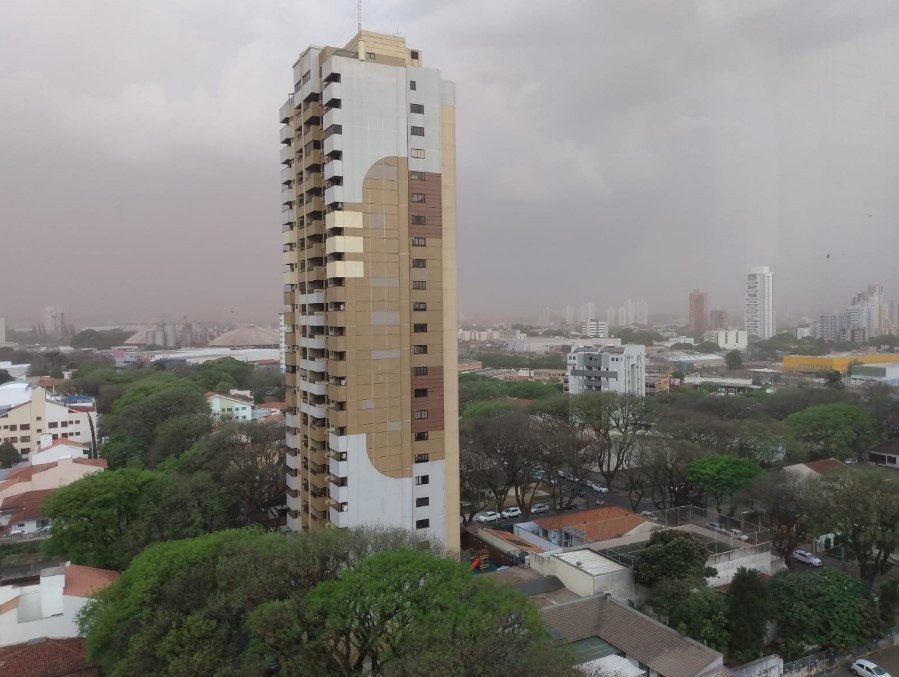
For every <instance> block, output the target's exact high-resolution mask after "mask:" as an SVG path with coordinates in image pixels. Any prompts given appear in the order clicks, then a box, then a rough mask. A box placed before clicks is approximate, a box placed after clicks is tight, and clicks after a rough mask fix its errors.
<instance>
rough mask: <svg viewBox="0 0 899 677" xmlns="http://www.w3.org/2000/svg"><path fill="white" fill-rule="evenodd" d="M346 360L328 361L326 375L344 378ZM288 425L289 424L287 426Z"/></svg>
mask: <svg viewBox="0 0 899 677" xmlns="http://www.w3.org/2000/svg"><path fill="white" fill-rule="evenodd" d="M346 372H347V367H346V360H328V375H329V376H336V377H338V378H342V377H345V376H346ZM288 425H290V424H288Z"/></svg>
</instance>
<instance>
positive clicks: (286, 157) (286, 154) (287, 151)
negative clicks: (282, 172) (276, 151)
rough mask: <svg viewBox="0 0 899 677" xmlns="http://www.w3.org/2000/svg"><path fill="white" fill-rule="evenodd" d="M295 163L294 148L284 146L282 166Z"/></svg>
mask: <svg viewBox="0 0 899 677" xmlns="http://www.w3.org/2000/svg"><path fill="white" fill-rule="evenodd" d="M291 162H293V147H292V146H284V148H282V149H281V164H282V165H286V164H290V163H291Z"/></svg>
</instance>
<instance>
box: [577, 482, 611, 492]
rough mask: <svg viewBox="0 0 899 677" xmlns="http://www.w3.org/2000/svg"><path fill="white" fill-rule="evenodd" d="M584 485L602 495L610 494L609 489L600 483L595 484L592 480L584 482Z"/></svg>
mask: <svg viewBox="0 0 899 677" xmlns="http://www.w3.org/2000/svg"><path fill="white" fill-rule="evenodd" d="M582 483H583V485H584V486H585V487H589V488H590V489H593V491H598V492H599V493H601V494H607V493H609V488H608V487H607V486H605V485H603V484H599V483H598V482H593V481H591V480H582Z"/></svg>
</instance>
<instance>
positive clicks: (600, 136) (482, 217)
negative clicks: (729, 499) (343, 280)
mask: <svg viewBox="0 0 899 677" xmlns="http://www.w3.org/2000/svg"><path fill="white" fill-rule="evenodd" d="M365 4H366V8H365V20H364V24H365V27H366V28H368V29H370V30H380V31H383V32H390V33H392V32H395V31H399V32H400V33H401V34H403V35H404V36H405V37H406V39H407V41H408V43H409V45H410V46H412V47H416V48H419V49H421V50H422V51H423V53H424V58H425V62H426V64H427V65H431V66H436V67H439V68H440V69H441V70H442V72H443V75H444V77H446V78H449V79H452V80H455V81H456V86H457V89H456V91H457V106H458V115H457V124H458V129H457V149H458V163H459V164H458V173H459V184H458V187H459V195H458V199H459V279H460V302H461V309H462V312H463V313H464V314H465V315H466V316H468V317H477V316H482V317H483V316H486V315H489V314H491V313H492V314H495V315H497V316H500V315H502V316H509V315H515V314H528V313H531V314H534V315H535V314H536V310H537V308H539V307H540V306H543V305H551V306H554V307H561V306H563V305H565V304H571V305H573V306H576V305H577V304H579V303H581V302H582V301H585V300H592V301H595V302H596V303H597V305H598V306H599V307H600V308H605V307H606V306H607V305H609V304H615V305H618V304H620V303H621V302H622V301H623V300H624V299H625V298H627V297H629V296H630V297H633V298H639V297H642V298H646V299H647V300H648V301H649V303H650V310H651V311H653V312H655V311H665V312H679V313H682V314H683V313H685V312H686V308H685V306H686V299H687V293H688V292H689V290H690V289H692V288H693V287H694V286H699V287H701V288H703V289H705V290H707V291H708V292H709V294H710V297H711V304H712V305H713V306H715V307H717V306H724V307H728V308H731V309H734V310H736V309H738V308H739V307H740V301H741V294H742V290H741V275H742V273H743V272H744V270H745V269H746V268H747V267H749V266H751V265H758V264H762V263H767V264H769V265H771V266H772V267H773V268H774V271H775V276H776V290H777V306H778V308H777V310H778V314H779V315H782V316H799V315H802V314H811V313H815V312H819V311H821V310H825V309H832V308H834V307H837V306H843V305H846V304H847V303H848V299H849V296H850V295H851V294H852V293H853V292H854V291H856V290H857V289H860V288H862V287H863V286H864V285H865V284H866V283H867V282H869V281H870V282H880V283H883V284H885V285H887V292H888V295H889V296H891V297H892V298H894V299H899V266H897V264H896V261H897V252H899V220H897V217H899V124H897V119H899V117H897V113H899V87H897V82H899V78H897V75H899V66H897V64H899V3H896V2H893V1H891V0H883V1H872V2H857V3H846V2H826V1H818V2H797V1H787V0H783V1H782V2H768V1H764V0H741V1H739V2H727V1H723V0H708V1H706V2H688V1H686V0H679V1H678V2H671V1H669V0H658V1H655V2H641V1H638V0H620V1H615V2H612V1H608V0H601V1H600V0H589V1H588V0H584V1H582V2H557V1H552V2H550V1H549V0H545V1H544V2H523V1H519V2H511V1H501V0H491V1H490V2H486V1H484V0H454V1H453V2H446V1H437V0H434V1H431V2H426V1H424V0H383V1H381V2H375V1H374V0H366V3H365ZM355 8H356V2H355V1H354V0H328V1H326V2H325V1H322V2H316V1H311V0H306V1H303V0H283V1H275V0H266V1H261V0H252V1H250V0H247V1H243V2H240V1H237V0H194V1H191V2H187V1H185V0H177V1H176V0H154V1H153V2H148V1H143V2H139V1H137V0H131V1H128V2H124V1H112V0H108V1H100V0H95V1H88V0H81V1H80V2H77V3H75V2H62V1H60V2H14V1H13V0H0V101H2V106H0V158H2V163H0V315H6V316H7V317H8V318H11V319H13V320H17V321H19V322H30V321H33V320H34V319H36V318H37V315H38V313H39V311H40V308H42V307H43V306H45V305H51V304H52V305H58V306H61V307H63V308H64V309H65V310H66V311H67V313H68V316H69V317H70V318H73V319H75V320H76V321H80V322H82V323H88V322H91V323H99V322H106V321H109V322H112V321H138V320H146V321H152V320H155V319H157V318H159V317H163V316H165V317H167V318H176V317H180V316H181V315H184V314H188V315H190V316H192V317H194V318H197V319H219V318H222V319H229V318H231V319H233V320H235V321H237V320H253V321H260V322H268V321H270V319H271V318H272V317H273V316H274V314H275V313H276V312H277V311H278V310H280V309H281V280H280V269H281V255H280V219H279V213H280V206H279V204H278V202H279V200H278V196H279V185H278V184H279V179H278V174H279V169H280V167H279V164H278V128H279V124H278V121H277V111H278V107H279V106H280V104H281V103H282V102H283V100H284V99H285V97H286V95H287V94H288V91H289V90H290V88H291V64H292V62H293V60H294V59H295V58H296V56H297V54H298V53H299V52H300V51H301V50H302V49H303V48H304V47H306V46H307V45H308V44H321V45H325V44H333V45H342V44H344V43H345V42H346V41H348V40H349V39H350V38H351V37H352V35H353V33H354V32H355ZM828 253H829V254H830V255H831V258H830V260H827V259H826V258H825V256H826V255H827V254H828Z"/></svg>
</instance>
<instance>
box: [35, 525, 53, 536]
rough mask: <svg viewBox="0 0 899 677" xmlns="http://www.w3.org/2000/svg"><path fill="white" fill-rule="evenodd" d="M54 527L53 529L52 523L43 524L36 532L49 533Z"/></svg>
mask: <svg viewBox="0 0 899 677" xmlns="http://www.w3.org/2000/svg"><path fill="white" fill-rule="evenodd" d="M52 529H53V525H52V524H46V525H44V526H42V527H41V528H40V529H38V530H37V532H36V533H38V534H41V535H45V534H49V533H50V531H51V530H52Z"/></svg>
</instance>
